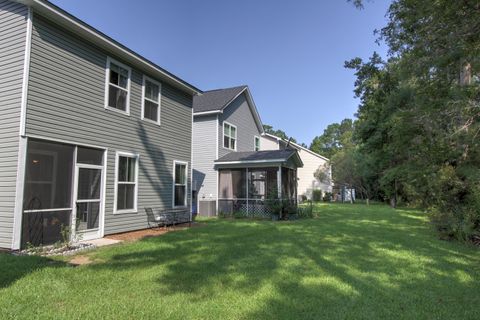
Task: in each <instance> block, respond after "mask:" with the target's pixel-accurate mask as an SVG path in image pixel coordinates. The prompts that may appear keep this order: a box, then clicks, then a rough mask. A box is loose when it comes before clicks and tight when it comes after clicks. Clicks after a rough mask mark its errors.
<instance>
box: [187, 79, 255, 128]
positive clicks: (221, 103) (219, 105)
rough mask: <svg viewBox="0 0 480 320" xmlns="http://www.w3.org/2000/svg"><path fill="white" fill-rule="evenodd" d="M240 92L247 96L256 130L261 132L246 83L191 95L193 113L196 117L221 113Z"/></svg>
mask: <svg viewBox="0 0 480 320" xmlns="http://www.w3.org/2000/svg"><path fill="white" fill-rule="evenodd" d="M242 93H244V94H245V96H246V98H247V102H248V106H249V107H250V111H251V112H252V115H253V118H254V120H255V124H256V125H257V128H258V130H259V131H260V133H263V132H264V131H263V124H262V120H261V119H260V115H259V114H258V110H257V106H256V105H255V102H254V101H253V97H252V94H251V93H250V89H249V88H248V86H246V85H242V86H238V87H232V88H224V89H216V90H210V91H204V92H203V93H202V94H200V95H198V96H195V97H193V115H194V116H195V117H198V116H205V115H212V114H221V113H223V111H224V110H225V109H226V108H228V106H229V105H230V104H231V103H232V102H233V101H234V100H235V99H236V98H238V97H239V96H240V95H241V94H242Z"/></svg>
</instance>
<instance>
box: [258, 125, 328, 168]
mask: <svg viewBox="0 0 480 320" xmlns="http://www.w3.org/2000/svg"><path fill="white" fill-rule="evenodd" d="M263 136H264V137H267V138H270V139H273V140H277V141H283V142H284V143H288V140H287V139H283V138H280V137H277V136H275V135H273V134H271V133H267V132H264V133H263ZM290 145H291V146H293V147H294V148H296V149H300V150H303V151H306V152H308V153H310V154H312V155H314V156H316V157H318V158H320V159H323V160H326V161H330V159H328V158H326V157H324V156H322V155H320V154H318V153H316V152H314V151H312V150H310V149H308V148H305V147H303V146H301V145H299V144H297V143H295V142H292V141H290Z"/></svg>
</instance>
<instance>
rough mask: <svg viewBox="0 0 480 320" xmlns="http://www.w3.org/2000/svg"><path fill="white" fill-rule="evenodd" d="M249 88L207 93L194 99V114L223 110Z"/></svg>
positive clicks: (243, 87) (240, 87)
mask: <svg viewBox="0 0 480 320" xmlns="http://www.w3.org/2000/svg"><path fill="white" fill-rule="evenodd" d="M246 87H247V86H239V87H233V88H226V89H218V90H211V91H205V92H204V93H203V94H202V95H198V96H194V97H193V112H207V111H217V110H222V109H223V108H225V107H226V106H227V104H228V103H229V102H230V101H232V99H233V98H235V97H236V96H237V95H238V94H239V93H240V92H242V91H243V90H245V88H246Z"/></svg>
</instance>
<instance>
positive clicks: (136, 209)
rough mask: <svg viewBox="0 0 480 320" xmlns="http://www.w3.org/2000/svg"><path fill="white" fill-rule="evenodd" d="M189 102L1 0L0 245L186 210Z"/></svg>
mask: <svg viewBox="0 0 480 320" xmlns="http://www.w3.org/2000/svg"><path fill="white" fill-rule="evenodd" d="M200 93H201V90H199V89H197V88H195V87H194V86H192V85H190V84H189V83H187V82H185V81H184V80H182V79H180V78H178V77H176V76H174V75H173V74H171V73H169V72H168V71H166V70H164V69H162V68H161V67H159V66H157V65H155V64H154V63H152V62H151V61H148V60H147V59H145V58H143V57H141V56H140V55H138V54H136V53H135V52H133V51H131V50H130V49H128V48H126V47H125V46H123V45H121V44H120V43H118V42H116V41H114V40H113V39H111V38H109V37H108V36H106V35H105V34H103V33H101V32H100V31H98V30H95V29H94V28H92V27H90V26H89V25H87V24H85V23H83V22H82V21H80V20H79V19H77V18H75V17H73V16H72V15H70V14H68V13H67V12H65V11H63V10H62V9H60V8H58V7H57V6H55V5H53V4H51V3H49V2H47V1H42V0H22V1H10V0H0V148H1V151H2V152H1V153H0V248H7V249H19V248H21V247H25V246H26V245H27V244H28V243H32V244H49V243H53V242H56V241H58V240H60V239H61V235H62V233H63V231H65V230H69V231H71V233H73V234H75V235H77V236H81V237H82V238H83V239H93V238H100V237H103V236H104V235H107V234H113V233H119V232H124V231H131V230H136V229H143V228H146V227H147V217H146V215H145V213H144V207H146V206H155V207H160V208H165V209H168V208H173V207H175V208H184V209H185V210H190V206H191V197H190V194H191V191H190V181H191V168H192V147H191V146H192V117H193V115H192V112H193V109H192V104H193V98H194V96H196V95H197V94H200ZM239 128H240V126H239ZM239 135H240V133H239ZM239 142H240V140H239ZM252 144H253V142H252ZM238 148H241V147H240V146H239V147H238Z"/></svg>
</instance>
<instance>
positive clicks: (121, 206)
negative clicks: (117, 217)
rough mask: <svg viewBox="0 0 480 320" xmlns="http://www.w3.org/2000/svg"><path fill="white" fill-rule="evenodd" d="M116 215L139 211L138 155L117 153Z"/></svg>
mask: <svg viewBox="0 0 480 320" xmlns="http://www.w3.org/2000/svg"><path fill="white" fill-rule="evenodd" d="M115 175H116V182H115V211H114V212H115V213H126V212H136V211H137V194H138V154H132V153H124V152H117V156H116V173H115Z"/></svg>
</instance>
